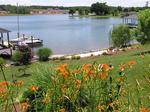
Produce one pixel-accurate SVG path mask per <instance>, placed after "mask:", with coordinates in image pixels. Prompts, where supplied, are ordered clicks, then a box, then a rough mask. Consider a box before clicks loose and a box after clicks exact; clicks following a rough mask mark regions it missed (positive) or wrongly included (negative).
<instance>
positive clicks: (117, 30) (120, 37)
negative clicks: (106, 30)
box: [111, 25, 131, 47]
mask: <svg viewBox="0 0 150 112" xmlns="http://www.w3.org/2000/svg"><path fill="white" fill-rule="evenodd" d="M111 38H112V43H113V45H114V47H124V46H127V45H128V44H129V42H130V41H131V34H130V29H129V28H128V26H125V25H119V26H115V27H114V28H113V31H112V34H111Z"/></svg>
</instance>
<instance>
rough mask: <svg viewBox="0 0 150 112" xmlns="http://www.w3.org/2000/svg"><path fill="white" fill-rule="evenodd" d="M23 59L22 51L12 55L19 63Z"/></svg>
mask: <svg viewBox="0 0 150 112" xmlns="http://www.w3.org/2000/svg"><path fill="white" fill-rule="evenodd" d="M21 59H22V53H21V52H20V51H16V52H15V53H14V54H13V56H12V60H13V61H15V62H17V63H19V62H20V61H21Z"/></svg>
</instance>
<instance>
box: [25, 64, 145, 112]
mask: <svg viewBox="0 0 150 112" xmlns="http://www.w3.org/2000/svg"><path fill="white" fill-rule="evenodd" d="M134 65H136V62H135V61H128V62H127V63H124V64H121V65H120V66H119V68H116V69H118V72H117V73H115V74H116V75H115V76H113V74H112V69H114V67H113V66H112V65H111V64H100V65H97V64H93V65H92V64H85V65H82V66H81V67H78V68H77V69H72V70H71V69H69V66H68V64H62V65H58V66H57V67H56V69H50V70H48V69H42V70H40V71H38V72H37V73H36V77H35V78H34V83H33V84H32V85H31V86H30V87H29V89H28V90H27V91H26V92H25V93H24V94H25V95H24V99H29V100H26V101H25V102H27V103H28V104H29V105H30V107H32V108H30V107H29V108H28V111H32V109H36V108H37V110H39V111H62V110H64V111H67V112H75V111H81V110H82V111H83V110H84V111H90V112H107V111H108V112H109V111H111V112H115V111H120V112H121V111H125V110H126V111H131V110H134V111H136V112H138V111H140V110H141V109H146V110H147V108H146V107H145V106H144V105H141V104H138V103H135V104H134V106H133V105H132V104H131V96H130V94H128V93H129V89H128V88H129V86H128V83H127V75H128V74H129V72H130V70H131V68H133V66H134ZM37 75H38V76H37ZM47 77H50V78H47ZM41 88H42V89H41ZM139 91H140V90H139ZM138 100H140V101H141V99H139V98H138ZM135 101H136V100H135ZM31 102H32V103H31ZM33 102H34V103H33ZM135 105H136V106H135ZM39 107H40V108H39ZM137 107H138V108H137ZM140 112H142V111H140ZM146 112H147V111H146Z"/></svg>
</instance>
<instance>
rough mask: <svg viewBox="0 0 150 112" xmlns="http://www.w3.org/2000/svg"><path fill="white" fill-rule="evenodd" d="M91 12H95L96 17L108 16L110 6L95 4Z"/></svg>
mask: <svg viewBox="0 0 150 112" xmlns="http://www.w3.org/2000/svg"><path fill="white" fill-rule="evenodd" d="M91 12H94V13H95V14H96V15H106V14H108V13H109V6H108V5H106V3H99V2H97V3H94V4H92V6H91Z"/></svg>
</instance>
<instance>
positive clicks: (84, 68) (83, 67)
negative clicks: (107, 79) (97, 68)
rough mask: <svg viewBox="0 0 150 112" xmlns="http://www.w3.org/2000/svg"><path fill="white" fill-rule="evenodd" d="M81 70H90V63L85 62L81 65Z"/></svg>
mask: <svg viewBox="0 0 150 112" xmlns="http://www.w3.org/2000/svg"><path fill="white" fill-rule="evenodd" d="M81 70H82V71H85V72H86V73H88V72H89V71H90V70H91V64H85V65H83V66H82V68H81Z"/></svg>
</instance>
